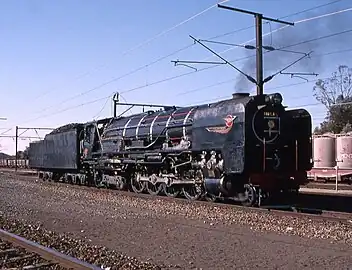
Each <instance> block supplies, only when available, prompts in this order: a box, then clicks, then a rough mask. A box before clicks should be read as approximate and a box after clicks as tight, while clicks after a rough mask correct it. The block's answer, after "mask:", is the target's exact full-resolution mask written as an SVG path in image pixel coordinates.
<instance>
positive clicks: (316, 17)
mask: <svg viewBox="0 0 352 270" xmlns="http://www.w3.org/2000/svg"><path fill="white" fill-rule="evenodd" d="M351 10H352V8H346V9H342V10H338V11H334V12H330V13H326V14H322V15H318V16H314V17H310V18H306V19H302V20H299V21H295V22H294V24H295V25H297V24H300V23H304V22H309V21H312V20H317V19H321V18H325V17H329V16H333V15H336V14H340V13H344V12H347V11H351ZM287 27H290V25H285V26H282V27H279V28H277V29H275V30H272V31H269V32H267V33H265V34H263V35H262V37H266V36H268V35H271V34H273V33H276V32H278V31H281V30H283V29H286V28H287ZM253 41H255V38H253V39H250V40H248V41H245V42H243V43H241V44H240V45H245V44H247V43H249V42H253ZM237 47H238V46H237ZM234 49H236V47H232V48H229V49H226V50H224V51H222V52H220V53H219V54H220V55H222V54H224V53H227V52H229V51H232V50H234ZM212 57H214V56H213V55H211V56H209V57H206V58H204V59H202V61H207V60H208V59H210V58H212Z"/></svg>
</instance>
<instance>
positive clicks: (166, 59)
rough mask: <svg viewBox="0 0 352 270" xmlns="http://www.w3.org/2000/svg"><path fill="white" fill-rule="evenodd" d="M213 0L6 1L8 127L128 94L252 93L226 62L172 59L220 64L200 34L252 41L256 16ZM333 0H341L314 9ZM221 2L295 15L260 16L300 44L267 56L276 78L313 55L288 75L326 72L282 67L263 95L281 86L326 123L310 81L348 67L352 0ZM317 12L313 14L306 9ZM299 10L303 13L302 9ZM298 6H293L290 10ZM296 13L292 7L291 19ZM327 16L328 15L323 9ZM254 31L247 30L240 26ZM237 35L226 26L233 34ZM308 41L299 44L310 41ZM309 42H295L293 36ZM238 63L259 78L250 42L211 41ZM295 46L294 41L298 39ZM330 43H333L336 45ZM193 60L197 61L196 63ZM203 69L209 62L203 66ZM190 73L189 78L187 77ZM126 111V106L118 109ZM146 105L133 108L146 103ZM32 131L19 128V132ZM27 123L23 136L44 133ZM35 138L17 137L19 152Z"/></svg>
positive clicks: (129, 97)
mask: <svg viewBox="0 0 352 270" xmlns="http://www.w3.org/2000/svg"><path fill="white" fill-rule="evenodd" d="M218 2H220V1H216V0H178V1H161V0H148V1H146V0H143V1H142V0H136V1H121V0H115V1H112V0H105V1H93V0H84V1H83V0H76V1H71V0H60V1H59V0H52V1H44V0H42V1H40V0H31V1H26V0H0V5H1V8H0V40H1V41H0V61H1V65H0V93H1V99H0V117H6V118H7V120H6V121H4V120H2V121H1V120H0V134H1V135H0V136H4V135H8V136H11V135H15V126H19V127H20V128H27V127H50V128H55V127H58V126H61V125H64V124H67V123H72V122H86V121H91V120H92V119H97V118H103V117H109V116H111V115H112V102H111V97H112V96H113V94H114V93H115V92H119V93H120V98H121V101H123V102H126V101H127V102H137V103H154V104H155V103H157V104H167V105H178V106H186V105H190V104H202V103H208V102H213V101H217V100H221V99H224V98H229V97H230V96H231V94H232V93H233V92H236V91H238V92H251V93H254V92H255V87H254V85H253V84H250V83H248V81H247V80H246V79H244V78H245V77H244V76H243V75H241V74H240V73H239V72H238V71H237V70H236V69H234V68H233V67H231V66H230V65H210V64H191V67H187V66H182V65H178V66H175V65H174V64H173V63H172V62H171V61H172V60H192V61H216V62H218V61H221V59H219V58H218V57H217V56H215V55H214V54H212V53H211V52H210V51H209V50H207V49H206V48H204V47H203V46H202V45H201V44H198V43H194V42H193V40H192V39H191V38H190V35H191V36H193V37H195V38H197V39H203V40H210V41H217V42H226V43H232V44H254V43H253V41H254V39H255V28H254V17H253V16H251V15H248V14H243V13H238V12H233V11H229V10H224V9H220V8H218V7H216V4H217V3H218ZM330 2H334V3H333V4H330V5H326V6H323V7H320V8H315V9H312V8H314V7H317V6H321V5H324V4H327V3H330ZM223 5H227V6H231V7H236V8H241V9H248V10H251V11H255V12H260V13H262V14H264V16H266V17H272V18H282V17H285V18H284V20H287V21H290V22H295V26H286V27H285V28H284V29H279V28H282V27H284V26H285V25H282V24H277V23H273V22H271V23H270V24H269V23H264V24H263V34H265V33H269V32H270V31H272V32H273V33H272V34H267V35H265V37H264V45H270V46H273V47H275V48H282V47H287V46H289V47H288V48H287V50H290V51H292V52H290V53H289V52H280V51H276V52H275V51H274V52H270V53H266V54H265V55H264V75H265V77H266V76H268V75H271V74H273V73H275V72H277V71H279V70H280V69H282V68H284V67H285V66H287V65H289V64H290V63H292V62H293V61H295V60H296V59H298V58H300V57H302V56H304V53H309V52H310V51H313V52H312V53H311V54H310V56H311V57H310V58H308V57H306V58H304V59H303V60H302V61H300V62H299V63H298V64H296V65H294V66H292V67H290V68H289V69H287V70H285V71H286V72H308V73H312V72H313V73H318V74H319V75H318V76H305V78H306V79H308V80H309V82H306V80H304V79H302V78H297V77H293V78H291V76H289V75H281V74H278V75H277V76H275V77H274V78H273V79H272V80H271V81H269V82H268V83H266V84H265V87H264V92H265V93H274V92H280V93H281V94H282V95H283V97H284V104H285V105H287V106H288V107H289V108H293V107H295V108H296V107H304V108H306V109H307V110H308V111H309V112H310V113H311V114H312V117H313V125H314V126H316V125H318V124H319V123H320V122H321V121H322V120H323V119H324V116H325V113H326V111H325V108H324V107H323V106H322V105H317V100H316V99H315V98H314V96H313V87H314V80H317V79H319V78H326V77H329V76H331V74H332V72H334V71H336V70H337V67H338V66H339V65H341V64H344V65H351V63H350V62H351V60H350V59H352V51H345V52H343V53H342V52H341V51H343V50H349V49H352V48H351V45H350V44H351V38H352V32H347V33H344V34H339V35H335V36H331V37H327V38H323V39H318V40H316V41H311V42H305V41H309V40H311V39H315V38H319V37H323V36H327V35H330V34H335V33H338V32H341V31H344V30H346V31H347V30H350V29H351V26H350V25H349V24H348V23H347V22H348V21H352V9H351V10H348V11H345V12H340V13H336V14H334V15H328V16H320V15H324V14H331V13H334V12H337V11H343V10H346V9H348V8H352V3H351V2H350V0H340V1H333V0H329V1H325V0H295V1H292V0H291V1H288V0H230V1H227V2H224V3H223ZM307 9H312V10H310V11H308V12H301V11H304V10H307ZM296 13H298V14H296ZM292 14H296V15H292ZM289 15H291V16H289ZM319 16H320V17H319ZM243 28H247V29H246V30H242V31H239V30H240V29H243ZM229 33H230V34H229ZM302 42H303V43H302ZM297 43H301V44H300V45H297V46H292V45H294V44H297ZM203 44H204V45H206V46H208V47H210V48H211V49H213V50H214V51H216V52H217V53H220V54H221V56H222V57H224V58H225V59H226V60H228V61H233V60H238V59H241V58H244V57H247V60H238V61H236V62H233V64H234V65H235V66H236V68H239V69H240V70H243V71H244V72H245V73H249V75H251V76H255V67H254V66H253V64H254V63H255V62H254V61H255V58H253V57H251V56H252V55H253V53H254V51H251V50H246V49H244V48H241V47H238V46H237V47H236V46H227V45H220V44H214V43H209V42H203ZM290 45H291V46H290ZM332 52H337V53H333V54H330V53H332ZM195 68H196V69H195ZM203 69H204V70H203ZM183 74H184V75H183ZM124 109H125V108H123V107H119V108H118V112H122V111H123V110H124ZM139 111H140V109H138V110H134V111H133V112H139ZM23 131H25V130H20V133H21V132H23ZM47 132H48V131H37V132H36V131H35V130H28V131H26V132H25V133H24V134H23V136H38V134H39V135H40V136H44V135H45V133H47ZM29 142H30V140H28V139H21V140H19V150H23V149H25V147H26V146H28V144H29ZM0 151H1V152H5V153H9V154H14V152H15V143H14V139H13V138H0Z"/></svg>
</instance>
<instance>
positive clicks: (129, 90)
mask: <svg viewBox="0 0 352 270" xmlns="http://www.w3.org/2000/svg"><path fill="white" fill-rule="evenodd" d="M345 11H346V9H345V10H342V11H339V12H345ZM339 12H334V13H329V14H324V15H320V16H315V17H313V18H307V19H305V20H304V21H308V20H312V19H316V18H321V17H326V16H331V15H334V14H337V13H339ZM302 21H303V20H302ZM278 30H279V29H276V30H274V31H278ZM267 34H270V33H267ZM267 34H265V35H267ZM242 59H244V58H242ZM242 59H237V60H234V61H230V62H235V61H239V60H242ZM215 67H217V65H214V66H210V67H206V68H203V69H199V70H198V71H197V72H200V71H203V70H207V69H211V68H215ZM192 73H194V72H188V73H184V74H181V75H177V76H173V77H169V78H166V79H163V80H160V81H157V82H154V83H151V84H149V85H148V86H151V85H155V84H158V83H162V82H165V81H168V80H173V79H176V78H180V77H183V76H187V75H190V74H192ZM104 85H106V84H104ZM101 87H102V86H100V87H95V88H94V89H99V88H101ZM144 87H147V86H144V85H143V86H139V87H135V88H133V89H128V90H126V91H124V92H123V93H127V92H131V91H135V90H137V89H141V88H144ZM104 98H105V97H104ZM104 98H103V99H104ZM100 100H101V99H99V100H97V101H100ZM87 104H91V101H90V102H88V103H87ZM78 106H80V105H78ZM51 107H52V106H51ZM62 111H66V109H64V110H61V111H59V112H62ZM54 114H56V113H54ZM42 117H47V115H44V116H39V117H37V118H35V119H33V120H29V121H27V122H31V121H34V120H37V119H40V118H42ZM11 129H12V128H10V129H9V130H11ZM9 130H8V131H9ZM6 132H7V131H6ZM6 132H3V133H6ZM3 133H2V134H3Z"/></svg>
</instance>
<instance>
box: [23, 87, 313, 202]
mask: <svg viewBox="0 0 352 270" xmlns="http://www.w3.org/2000/svg"><path fill="white" fill-rule="evenodd" d="M282 101H283V100H282V95H281V94H280V93H274V94H264V95H257V96H250V95H249V94H247V93H242V94H234V95H233V97H232V98H230V99H226V100H222V101H219V102H215V103H211V104H203V105H198V106H191V107H172V106H170V107H164V108H163V109H160V110H156V111H146V112H142V113H139V114H134V115H132V116H119V117H111V118H105V119H101V120H98V121H92V122H88V123H78V124H69V125H66V126H63V127H60V128H58V129H56V130H54V131H53V132H51V133H50V134H48V135H46V137H45V139H44V140H41V141H37V142H33V143H31V144H30V147H29V166H30V167H31V168H33V169H36V170H38V171H39V172H40V176H41V178H43V179H44V180H49V181H51V180H53V181H64V182H68V183H72V184H79V185H93V186H97V187H102V186H104V187H107V186H115V187H116V188H117V189H120V190H126V189H129V190H131V191H133V192H136V193H142V192H148V193H150V194H152V195H158V194H162V193H163V194H165V195H166V196H170V197H176V196H179V195H181V194H183V195H184V196H185V197H186V198H188V199H190V200H197V199H201V198H206V199H207V200H210V201H214V200H216V199H218V198H230V199H233V200H236V201H240V202H241V203H242V204H243V205H247V206H257V205H261V204H263V203H264V201H265V200H267V199H269V198H270V197H271V196H274V195H275V194H279V193H280V194H282V193H283V192H284V193H297V192H298V189H299V187H300V185H303V184H305V183H307V181H308V180H307V171H309V170H310V169H311V168H312V166H313V160H312V133H311V130H312V124H311V116H310V114H309V113H308V112H307V111H306V110H305V109H295V110H288V109H287V108H286V107H285V106H283V104H282Z"/></svg>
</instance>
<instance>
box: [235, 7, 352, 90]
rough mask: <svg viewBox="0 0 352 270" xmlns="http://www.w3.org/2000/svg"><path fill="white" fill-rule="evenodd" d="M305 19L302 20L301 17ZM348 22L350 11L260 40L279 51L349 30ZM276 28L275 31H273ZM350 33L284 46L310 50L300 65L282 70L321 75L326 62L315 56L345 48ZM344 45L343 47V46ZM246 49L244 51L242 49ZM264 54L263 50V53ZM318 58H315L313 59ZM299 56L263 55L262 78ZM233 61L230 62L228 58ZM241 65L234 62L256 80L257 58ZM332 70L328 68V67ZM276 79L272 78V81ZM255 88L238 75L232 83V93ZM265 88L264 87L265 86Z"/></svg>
mask: <svg viewBox="0 0 352 270" xmlns="http://www.w3.org/2000/svg"><path fill="white" fill-rule="evenodd" d="M341 9H343V8H338V7H330V8H324V9H323V8H322V9H319V10H318V11H316V12H309V13H308V12H307V13H304V14H302V15H301V16H300V18H298V19H296V18H293V19H292V18H288V19H285V20H286V21H291V22H292V21H299V20H301V18H311V17H315V16H319V15H322V14H326V13H330V12H334V11H338V10H341ZM303 16H304V17H303ZM350 20H351V15H350V11H347V12H345V13H340V14H336V15H332V16H328V17H324V18H320V19H316V20H312V21H309V22H303V23H300V24H297V25H295V26H289V27H287V28H286V29H283V30H280V31H278V32H275V33H273V34H272V35H268V36H266V37H264V38H263V45H269V46H273V47H274V48H282V47H287V46H289V45H292V44H296V43H300V42H302V41H306V40H310V39H314V38H319V37H322V36H326V35H329V34H334V33H337V32H341V31H344V30H349V29H351V28H352V27H351V26H350V24H349V21H350ZM271 26H272V30H274V29H277V28H280V27H283V26H284V25H282V24H276V23H271ZM274 26H275V28H274ZM269 29H270V28H269V25H268V24H266V23H264V22H263V33H267V32H269V31H270V30H269ZM351 36H352V32H349V33H346V34H342V35H337V36H334V37H330V38H324V39H321V40H317V41H312V42H309V43H304V44H301V45H297V46H292V47H287V48H286V50H291V51H296V52H303V53H308V52H310V51H313V53H312V54H311V56H312V57H311V58H305V59H303V60H301V61H300V62H298V63H296V64H295V65H294V66H292V67H290V68H288V69H287V70H285V72H307V73H310V72H314V73H318V74H319V73H322V72H324V70H325V66H324V64H325V61H324V58H323V57H318V55H319V54H323V53H327V52H331V51H337V50H339V49H341V48H343V47H344V48H345V49H346V46H347V45H348V44H349V43H350V41H351ZM251 45H255V42H253V43H251ZM343 45H345V46H343ZM243 50H245V49H243ZM263 52H265V50H263ZM245 53H246V54H245V57H246V56H248V57H249V56H252V55H254V54H255V51H254V50H245ZM315 55H317V57H315ZM301 56H302V55H300V54H293V53H287V52H280V51H273V52H266V53H264V56H263V59H264V78H266V77H267V76H269V75H272V74H273V73H275V72H277V71H279V70H281V69H282V68H284V67H285V66H287V65H289V64H290V63H292V62H294V61H295V60H296V59H298V58H300V57H301ZM330 59H333V56H330ZM230 60H232V59H230ZM242 63H244V64H242V66H241V65H240V63H235V64H237V65H236V66H238V67H239V68H240V69H241V70H242V71H243V72H245V73H247V74H249V75H251V76H252V77H253V78H256V58H255V57H250V58H248V59H246V60H244V61H243V62H242ZM328 66H330V67H331V65H328ZM278 76H286V77H287V79H288V80H290V76H289V75H280V74H279V75H277V77H278ZM277 77H274V78H273V79H272V81H273V80H275V79H276V78H277ZM306 78H307V79H312V78H315V77H311V76H308V77H306ZM254 88H255V85H254V84H253V83H251V82H250V81H248V79H247V78H246V77H245V76H243V75H241V74H238V75H237V78H236V84H235V92H249V91H250V90H252V89H254ZM264 89H265V86H264Z"/></svg>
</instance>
